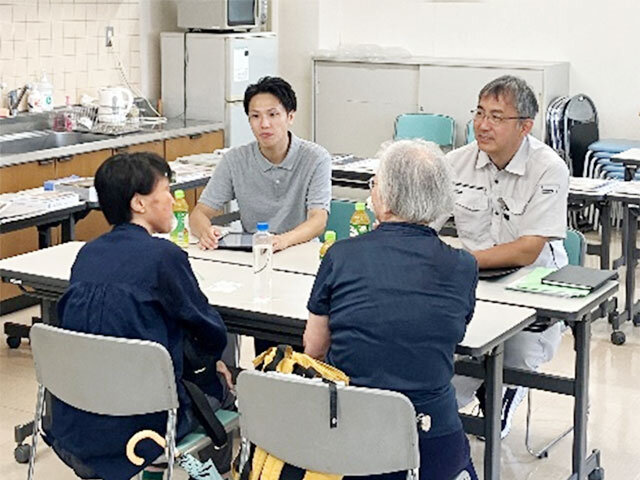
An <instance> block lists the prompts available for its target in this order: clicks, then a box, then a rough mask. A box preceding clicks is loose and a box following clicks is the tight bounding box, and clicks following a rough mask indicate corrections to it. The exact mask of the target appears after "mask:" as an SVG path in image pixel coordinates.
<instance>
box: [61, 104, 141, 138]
mask: <svg viewBox="0 0 640 480" xmlns="http://www.w3.org/2000/svg"><path fill="white" fill-rule="evenodd" d="M71 121H72V122H73V125H74V130H76V131H78V132H87V133H97V134H102V135H114V136H116V135H125V134H127V133H134V132H138V131H140V122H139V121H138V119H135V120H134V119H127V122H126V123H124V124H115V123H100V122H98V105H74V106H73V107H71Z"/></svg>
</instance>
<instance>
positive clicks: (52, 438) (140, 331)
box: [46, 224, 226, 480]
mask: <svg viewBox="0 0 640 480" xmlns="http://www.w3.org/2000/svg"><path fill="white" fill-rule="evenodd" d="M58 314H59V318H60V325H61V326H62V327H63V328H67V329H70V330H75V331H79V332H86V333H94V334H100V335H110V336H115V337H122V338H135V339H143V340H152V341H155V342H158V343H160V344H162V345H163V346H164V347H166V349H167V350H168V352H169V355H170V356H171V360H172V361H173V366H174V370H175V375H176V380H177V386H178V399H179V402H180V408H179V409H178V437H181V436H183V435H184V434H186V433H187V432H188V430H189V429H190V428H191V427H192V425H190V424H189V421H187V418H188V417H186V416H185V414H186V410H187V409H188V407H189V405H190V401H189V398H188V396H187V393H186V391H185V389H184V387H183V386H182V384H181V383H180V382H179V380H180V379H181V378H182V374H183V332H184V330H188V331H189V332H190V333H191V334H193V335H194V336H195V337H196V338H197V339H198V344H199V345H200V346H202V347H204V348H206V349H207V350H208V351H209V352H210V353H211V354H212V355H213V356H214V357H215V359H216V360H217V359H219V358H220V355H221V354H222V350H223V349H224V347H225V345H226V328H225V326H224V324H223V322H222V320H221V318H220V316H219V315H218V313H217V312H216V311H215V310H214V309H213V308H212V307H211V306H210V305H209V303H208V301H207V298H206V297H205V296H204V294H203V293H202V292H201V291H200V288H199V287H198V283H197V281H196V278H195V276H194V274H193V271H192V270H191V265H190V264H189V261H188V258H187V254H186V253H185V252H184V251H182V250H181V249H180V248H179V247H177V246H176V245H174V244H172V243H171V242H169V241H167V240H164V239H159V238H154V237H152V236H151V235H149V233H148V232H147V231H146V230H145V229H144V228H142V227H140V226H137V225H134V224H122V225H118V226H116V227H114V228H113V230H112V231H111V232H109V233H107V234H105V235H102V236H101V237H99V238H98V239H96V240H94V241H93V242H90V243H88V244H86V245H85V246H84V247H83V248H82V249H81V250H80V252H79V253H78V256H77V258H76V261H75V263H74V264H73V268H72V270H71V281H70V286H69V289H68V290H67V291H66V293H65V294H64V296H63V297H62V298H61V300H60V302H59V305H58ZM60 354H61V355H64V352H60ZM216 381H217V380H216ZM221 388H222V387H221V385H220V384H219V383H217V384H212V385H209V386H207V387H204V386H203V390H205V391H206V392H207V393H208V394H211V395H214V396H216V395H217V396H220V395H221ZM140 395H145V392H144V391H143V390H141V391H140ZM53 400H54V401H53V406H52V426H51V428H50V429H49V430H48V431H47V437H46V440H47V443H49V444H50V445H52V446H53V447H54V448H55V449H56V451H58V452H59V453H62V455H61V457H62V458H63V459H65V461H67V463H70V462H69V461H68V460H69V459H70V458H72V459H73V460H72V462H71V463H76V464H77V462H79V463H80V465H82V466H83V467H88V468H90V469H91V470H93V471H94V472H95V473H96V474H97V475H98V476H99V477H100V478H103V479H105V480H111V479H114V480H116V479H118V480H119V479H129V478H131V477H132V476H133V475H135V473H136V472H137V471H139V470H140V467H136V466H134V465H133V464H131V463H130V462H129V461H128V460H127V458H126V456H125V446H126V443H127V441H128V440H129V438H130V437H131V436H132V435H133V434H134V433H136V432H138V431H139V430H143V429H152V430H155V431H157V432H158V433H160V434H161V435H162V436H164V432H165V431H166V421H167V415H166V413H155V414H149V415H139V416H133V417H111V416H104V415H96V414H92V413H88V412H84V411H81V410H78V409H75V408H73V407H71V406H69V405H67V404H65V403H63V402H61V401H59V400H57V399H53ZM145 444H146V445H145ZM137 451H138V452H140V454H141V455H142V456H143V457H144V458H145V459H146V460H148V461H152V460H154V459H155V458H156V457H157V456H158V455H159V454H161V453H162V450H161V449H160V448H159V447H157V446H154V444H152V442H149V441H144V442H141V443H140V447H139V448H138V449H137Z"/></svg>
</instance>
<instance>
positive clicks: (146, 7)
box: [140, 0, 180, 102]
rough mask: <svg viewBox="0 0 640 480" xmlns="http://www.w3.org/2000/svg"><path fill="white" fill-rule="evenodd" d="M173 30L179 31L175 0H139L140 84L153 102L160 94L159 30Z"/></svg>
mask: <svg viewBox="0 0 640 480" xmlns="http://www.w3.org/2000/svg"><path fill="white" fill-rule="evenodd" d="M173 31H180V29H179V28H178V8H177V6H176V0H140V61H141V64H142V65H141V72H140V73H141V75H140V84H141V90H142V92H143V93H144V95H146V96H147V97H148V98H150V99H151V100H152V101H154V102H155V100H157V99H158V97H159V96H160V32H173Z"/></svg>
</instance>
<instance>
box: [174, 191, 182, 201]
mask: <svg viewBox="0 0 640 480" xmlns="http://www.w3.org/2000/svg"><path fill="white" fill-rule="evenodd" d="M173 195H174V196H175V197H176V199H178V200H180V199H181V198H184V190H176V191H175V192H173Z"/></svg>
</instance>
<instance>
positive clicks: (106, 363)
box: [30, 324, 178, 415]
mask: <svg viewBox="0 0 640 480" xmlns="http://www.w3.org/2000/svg"><path fill="white" fill-rule="evenodd" d="M30 338H31V349H32V352H33V360H34V364H35V370H36V378H37V380H38V383H40V384H41V385H43V386H44V387H45V388H46V389H47V390H49V391H50V392H51V393H52V394H53V395H55V396H56V397H58V398H59V399H60V400H62V401H63V402H65V403H68V404H69V405H71V406H73V407H76V408H78V409H81V410H85V411H88V412H93V413H99V414H103V415H139V414H144V413H153V412H159V411H163V410H169V409H173V408H177V407H178V395H177V391H176V384H175V372H174V370H173V363H172V361H171V357H170V356H169V353H168V352H167V350H166V349H165V348H164V347H163V346H162V345H160V344H159V343H155V342H150V341H145V340H131V339H125V338H116V337H107V336H102V335H92V334H87V333H80V332H74V331H70V330H64V329H61V328H57V327H52V326H50V325H43V324H36V325H33V327H31V334H30Z"/></svg>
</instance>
